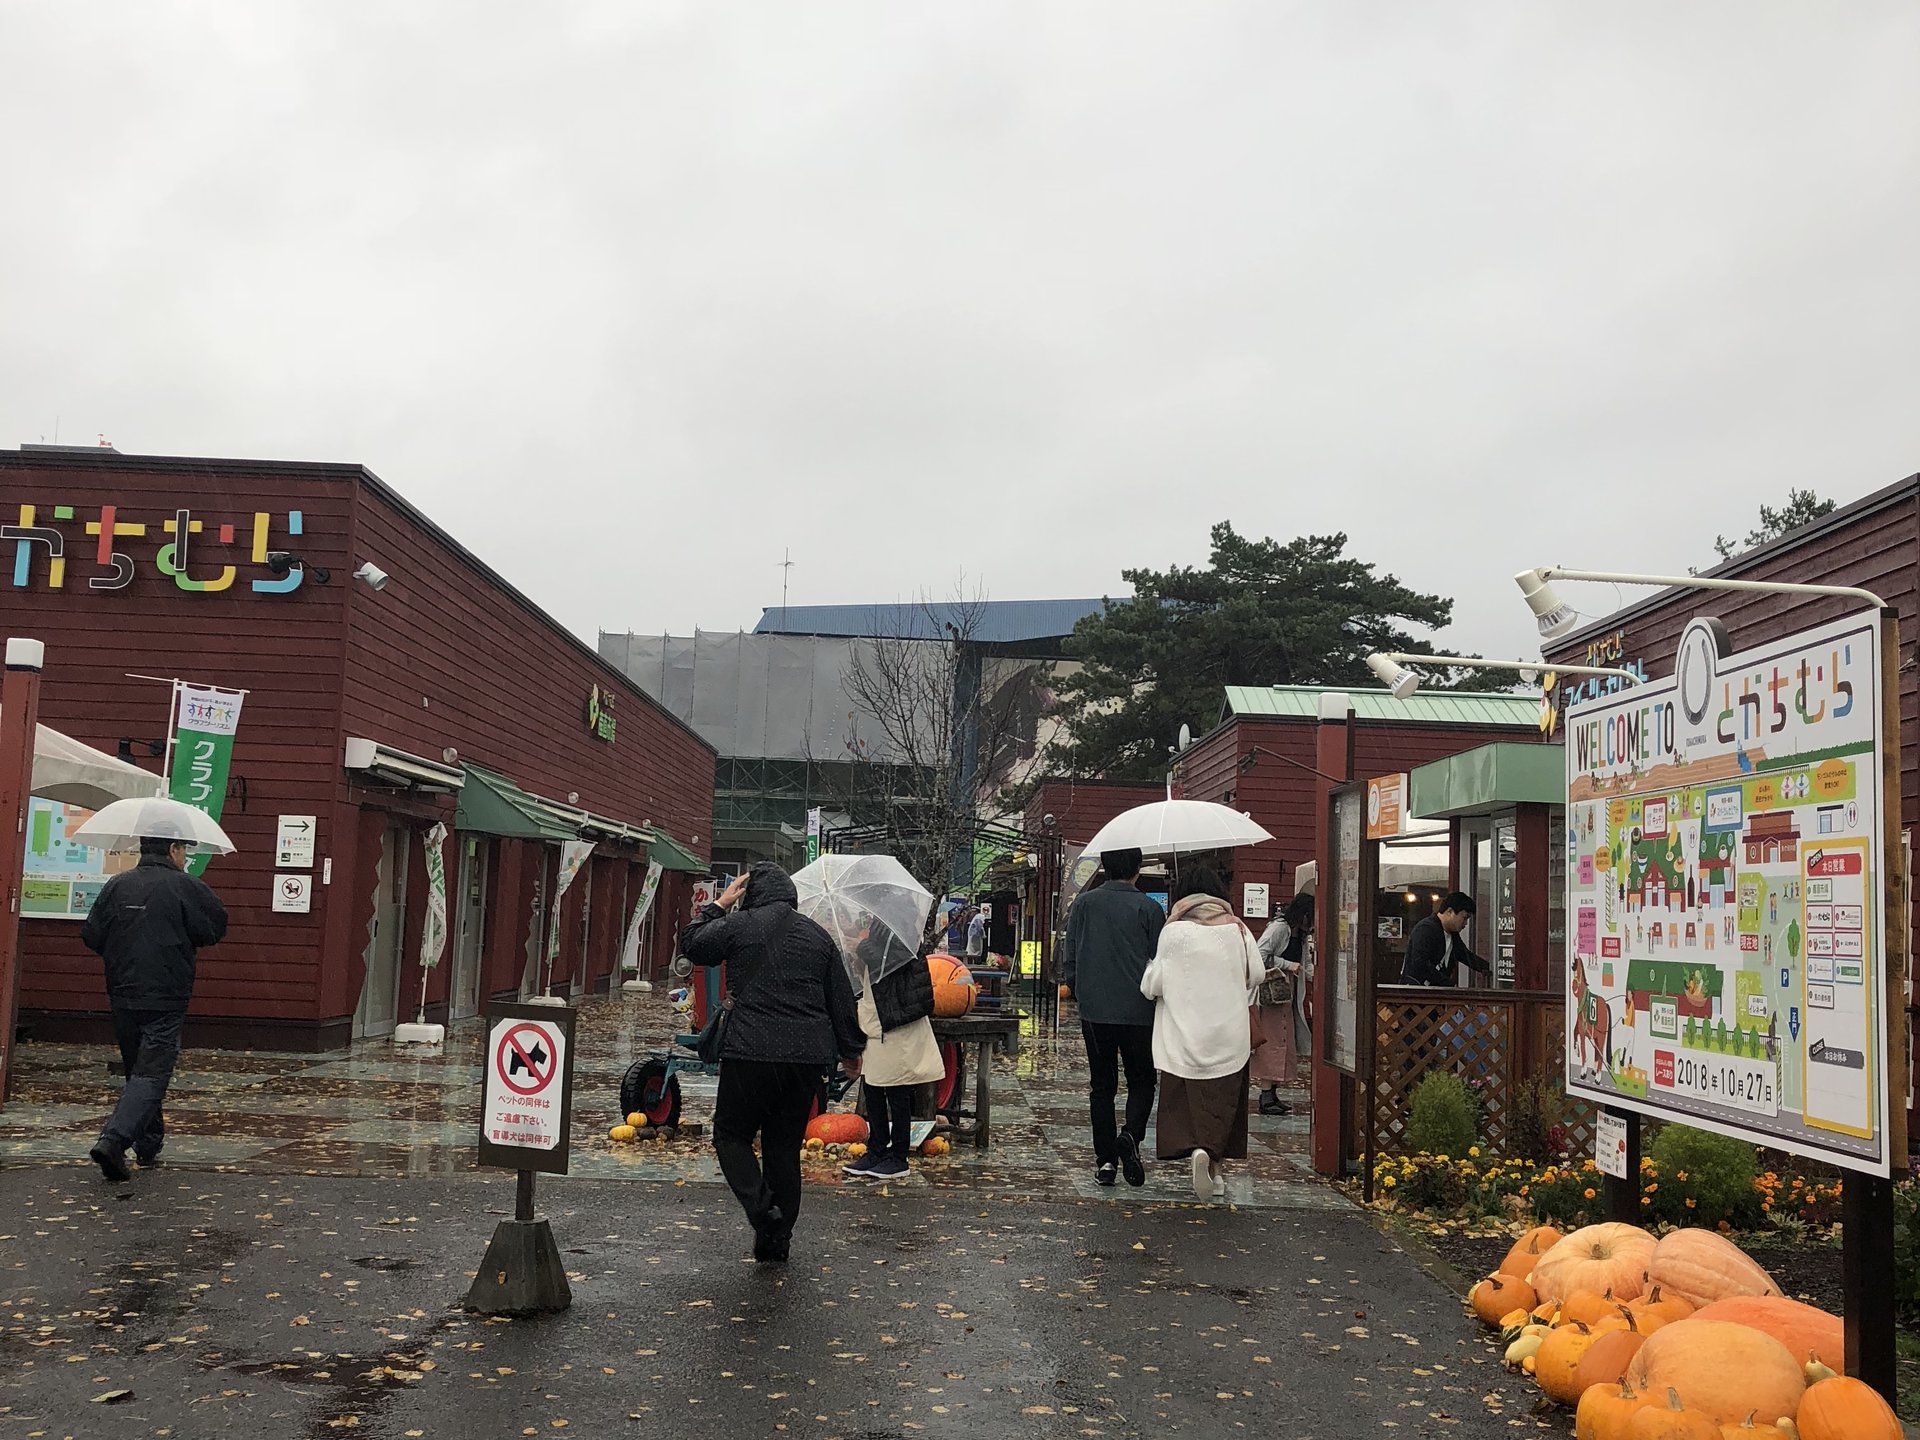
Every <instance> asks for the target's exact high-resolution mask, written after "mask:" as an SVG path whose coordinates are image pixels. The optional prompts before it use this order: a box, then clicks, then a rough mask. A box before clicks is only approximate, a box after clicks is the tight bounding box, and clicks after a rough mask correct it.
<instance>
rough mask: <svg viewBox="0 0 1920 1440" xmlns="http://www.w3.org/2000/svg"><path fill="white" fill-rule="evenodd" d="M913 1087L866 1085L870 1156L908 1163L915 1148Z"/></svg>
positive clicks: (868, 1150)
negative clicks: (886, 1157)
mask: <svg viewBox="0 0 1920 1440" xmlns="http://www.w3.org/2000/svg"><path fill="white" fill-rule="evenodd" d="M915 1088H916V1087H914V1086H912V1085H863V1086H862V1087H861V1093H862V1094H863V1095H864V1096H865V1098H866V1107H867V1129H868V1131H869V1133H868V1135H867V1153H868V1154H869V1155H871V1156H874V1157H875V1158H878V1157H880V1156H882V1155H890V1156H892V1157H893V1158H894V1159H895V1160H900V1161H905V1160H906V1158H907V1155H908V1154H909V1152H910V1151H911V1150H912V1148H913V1092H914V1090H915Z"/></svg>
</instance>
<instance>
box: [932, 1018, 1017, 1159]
mask: <svg viewBox="0 0 1920 1440" xmlns="http://www.w3.org/2000/svg"><path fill="white" fill-rule="evenodd" d="M1025 1018H1026V1017H1025V1016H1024V1015H1021V1014H1018V1013H1014V1014H1008V1015H962V1016H959V1017H958V1018H957V1019H952V1020H943V1019H940V1018H939V1017H937V1016H936V1017H935V1018H934V1021H933V1038H934V1039H935V1040H937V1041H938V1042H940V1043H941V1044H942V1045H971V1046H972V1047H973V1062H974V1063H973V1146H974V1149H976V1150H984V1149H986V1148H987V1137H988V1134H989V1132H990V1130H991V1128H992V1115H993V1086H992V1083H991V1081H992V1077H993V1050H994V1047H995V1046H996V1045H998V1044H999V1043H1000V1042H1001V1041H1002V1040H1010V1039H1017V1038H1018V1037H1019V1034H1020V1022H1021V1021H1022V1020H1024V1019H1025Z"/></svg>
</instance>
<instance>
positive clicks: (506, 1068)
mask: <svg viewBox="0 0 1920 1440" xmlns="http://www.w3.org/2000/svg"><path fill="white" fill-rule="evenodd" d="M536 1050H537V1051H538V1052H539V1055H538V1063H536V1057H535V1054H534V1052H535V1051H536ZM510 1055H511V1057H513V1058H517V1059H518V1060H519V1061H520V1064H521V1065H522V1066H523V1067H525V1070H526V1074H527V1078H528V1081H529V1083H527V1084H522V1083H521V1082H520V1081H519V1080H517V1079H515V1078H514V1073H513V1058H509V1056H510ZM555 1058H556V1057H555V1056H554V1053H553V1046H552V1044H551V1043H550V1042H549V1038H548V1036H547V1032H546V1031H544V1030H542V1029H541V1028H540V1027H539V1026H538V1025H516V1026H514V1027H513V1029H511V1030H509V1031H507V1033H506V1034H505V1035H502V1036H501V1037H500V1047H499V1048H498V1049H497V1050H495V1051H494V1052H493V1069H494V1073H495V1074H497V1075H498V1076H499V1077H500V1083H501V1084H503V1085H505V1086H506V1087H507V1088H508V1089H509V1090H511V1091H513V1093H514V1094H516V1095H538V1094H539V1093H540V1092H541V1091H542V1090H544V1089H546V1088H547V1086H548V1085H550V1084H552V1083H553V1077H554V1074H555V1073H556V1072H557V1071H558V1069H559V1066H558V1065H557V1064H556V1063H555Z"/></svg>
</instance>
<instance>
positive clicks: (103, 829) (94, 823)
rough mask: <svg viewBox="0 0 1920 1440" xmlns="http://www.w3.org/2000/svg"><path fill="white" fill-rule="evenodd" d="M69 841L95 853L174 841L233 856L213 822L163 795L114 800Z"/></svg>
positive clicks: (231, 844)
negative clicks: (145, 843)
mask: <svg viewBox="0 0 1920 1440" xmlns="http://www.w3.org/2000/svg"><path fill="white" fill-rule="evenodd" d="M73 838H74V839H76V840H78V841H79V842H80V843H81V844H82V845H91V846H93V847H94V848H96V849H99V850H134V849H137V848H139V845H140V842H141V841H142V840H178V841H179V842H180V843H181V844H183V845H191V846H193V847H194V848H195V849H196V850H211V851H214V852H215V853H216V854H220V855H231V854H232V853H233V841H231V840H229V839H228V838H227V832H226V831H224V830H222V829H221V828H220V825H219V823H218V822H217V821H216V820H214V819H213V818H212V817H211V816H209V815H206V814H203V813H202V812H201V811H198V810H196V809H194V808H193V807H192V806H191V805H183V804H181V803H180V802H179V801H178V800H171V799H168V798H167V797H166V796H165V795H148V796H145V797H143V798H141V799H137V800H116V801H114V802H113V803H112V804H111V805H109V806H107V807H106V808H105V809H103V810H98V811H96V812H95V813H94V814H93V815H92V816H91V817H90V818H89V819H88V820H87V821H86V822H85V823H84V824H83V825H81V826H80V828H79V829H77V830H75V831H74V832H73Z"/></svg>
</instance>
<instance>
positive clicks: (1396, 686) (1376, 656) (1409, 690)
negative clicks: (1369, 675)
mask: <svg viewBox="0 0 1920 1440" xmlns="http://www.w3.org/2000/svg"><path fill="white" fill-rule="evenodd" d="M1367 669H1369V670H1371V671H1372V672H1373V674H1374V678H1375V679H1377V680H1379V682H1380V683H1381V684H1382V685H1384V686H1386V687H1387V691H1388V693H1389V694H1391V695H1392V696H1393V698H1394V699H1396V700H1411V699H1412V698H1413V693H1414V691H1416V690H1418V689H1419V688H1420V677H1419V676H1418V675H1416V674H1414V673H1413V671H1411V670H1409V669H1407V667H1406V666H1404V665H1402V664H1400V663H1399V662H1398V661H1397V660H1396V659H1394V657H1393V656H1391V655H1382V654H1381V653H1380V652H1379V651H1377V650H1376V651H1375V652H1374V653H1373V654H1371V655H1369V656H1367Z"/></svg>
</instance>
